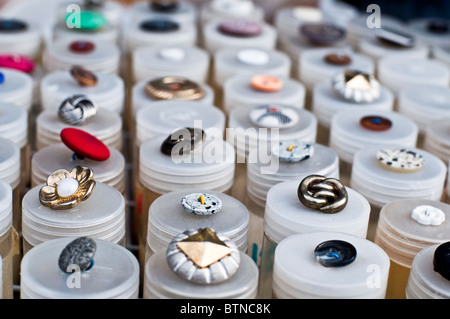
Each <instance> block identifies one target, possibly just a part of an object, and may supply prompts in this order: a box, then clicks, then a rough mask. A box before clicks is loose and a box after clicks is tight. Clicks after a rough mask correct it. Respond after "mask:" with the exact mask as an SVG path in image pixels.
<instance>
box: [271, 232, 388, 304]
mask: <svg viewBox="0 0 450 319" xmlns="http://www.w3.org/2000/svg"><path fill="white" fill-rule="evenodd" d="M329 240H342V241H346V242H348V243H350V244H351V245H353V246H354V247H355V249H356V258H355V260H354V261H353V262H352V263H351V264H348V265H346V266H342V267H324V266H322V265H321V264H320V263H319V262H318V261H317V260H316V259H315V255H314V249H315V248H316V247H317V245H319V244H321V243H322V242H325V241H329ZM273 267H274V269H273V293H274V294H275V295H276V296H277V297H278V298H279V299H289V298H299V299H304V298H314V299H317V298H326V299H338V298H342V299H350V298H356V299H366V298H367V299H375V298H376V299H384V297H385V293H386V285H387V279H388V274H389V257H388V256H387V255H386V253H385V252H384V251H383V250H382V249H381V248H380V247H378V246H377V245H375V244H374V243H373V242H371V241H369V240H367V239H364V238H360V237H357V236H354V235H350V234H344V233H340V232H313V233H304V234H295V235H291V236H289V237H287V238H286V239H284V240H283V241H281V242H280V243H279V244H278V246H277V247H276V249H275V256H274V266H273ZM375 271H376V274H377V281H376V282H372V281H370V280H371V277H370V275H371V274H372V275H373V273H374V272H375ZM372 280H373V279H372Z"/></svg>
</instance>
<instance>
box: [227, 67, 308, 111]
mask: <svg viewBox="0 0 450 319" xmlns="http://www.w3.org/2000/svg"><path fill="white" fill-rule="evenodd" d="M251 77H252V75H249V74H243V75H235V76H233V77H231V78H229V79H228V80H226V81H225V84H224V88H223V90H224V92H223V94H224V107H225V110H226V111H227V112H231V110H232V109H234V108H236V107H238V106H239V107H244V106H249V105H255V104H268V103H271V102H273V103H283V104H289V105H294V106H297V107H299V108H303V107H304V102H305V94H306V89H305V87H304V85H303V84H301V83H300V82H298V81H297V80H294V79H291V78H284V77H279V79H280V80H281V81H282V82H283V86H282V88H281V89H280V90H279V91H276V92H263V91H258V90H255V89H253V88H252V86H251Z"/></svg>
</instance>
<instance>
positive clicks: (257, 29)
mask: <svg viewBox="0 0 450 319" xmlns="http://www.w3.org/2000/svg"><path fill="white" fill-rule="evenodd" d="M217 29H218V30H219V32H220V33H222V34H226V35H231V36H235V37H243V38H245V37H255V36H258V35H260V34H261V33H262V27H261V25H260V24H259V23H257V22H253V21H247V20H231V21H224V22H221V23H220V24H219V25H218V27H217Z"/></svg>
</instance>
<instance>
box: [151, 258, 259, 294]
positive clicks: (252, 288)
mask: <svg viewBox="0 0 450 319" xmlns="http://www.w3.org/2000/svg"><path fill="white" fill-rule="evenodd" d="M240 259H241V261H240V264H239V269H238V271H237V272H236V273H235V274H234V275H233V276H232V277H230V278H229V279H228V280H226V281H224V282H221V283H217V284H211V285H200V284H195V283H191V282H189V281H187V280H185V279H183V278H180V277H179V276H178V275H177V274H176V273H175V272H174V271H173V270H172V269H170V268H169V266H168V264H167V261H166V252H165V251H160V252H158V253H156V254H154V255H153V256H151V257H150V259H149V260H148V262H147V264H146V266H145V280H144V293H143V298H144V299H255V298H256V289H257V285H258V267H257V266H256V265H255V263H254V262H253V261H252V260H251V259H250V257H248V256H247V255H246V254H245V253H243V252H240Z"/></svg>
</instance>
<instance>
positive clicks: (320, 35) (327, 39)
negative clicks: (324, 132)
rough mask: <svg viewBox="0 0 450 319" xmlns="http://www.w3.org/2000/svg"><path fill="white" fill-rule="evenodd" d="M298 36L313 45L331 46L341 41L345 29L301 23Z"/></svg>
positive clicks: (344, 35) (325, 24)
mask: <svg viewBox="0 0 450 319" xmlns="http://www.w3.org/2000/svg"><path fill="white" fill-rule="evenodd" d="M300 34H301V35H302V36H303V37H305V38H306V39H307V40H308V41H309V42H311V43H312V44H315V45H332V44H335V43H337V42H340V41H343V40H344V39H345V37H346V34H347V33H346V31H345V29H343V28H341V27H338V26H336V25H333V24H330V23H317V22H311V23H303V24H302V25H301V26H300Z"/></svg>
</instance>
